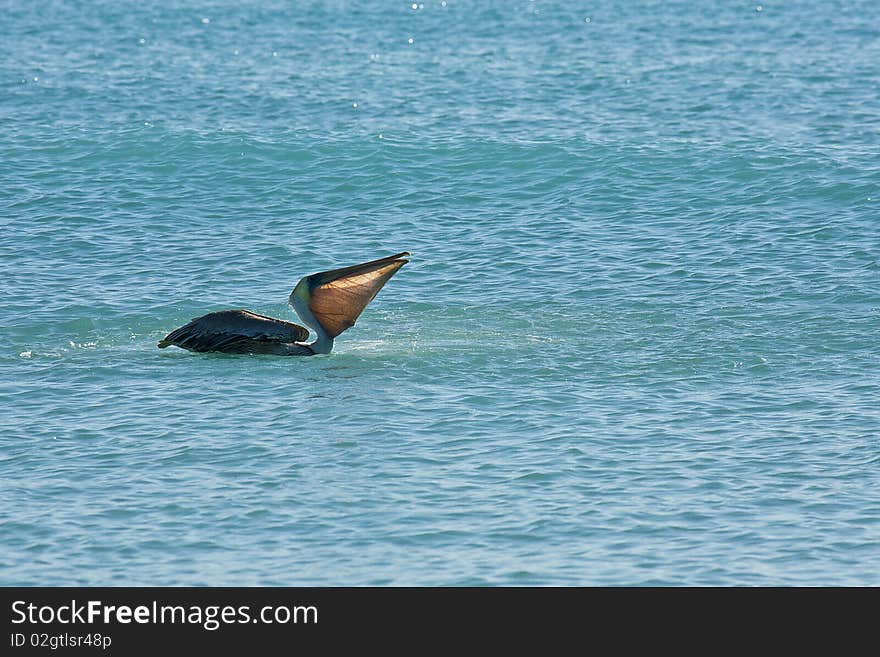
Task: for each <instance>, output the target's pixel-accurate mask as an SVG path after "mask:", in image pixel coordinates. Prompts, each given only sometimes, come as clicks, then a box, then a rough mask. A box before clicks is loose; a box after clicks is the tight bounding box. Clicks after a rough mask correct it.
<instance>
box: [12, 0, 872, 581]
mask: <svg viewBox="0 0 880 657" xmlns="http://www.w3.org/2000/svg"><path fill="white" fill-rule="evenodd" d="M876 9H877V7H876V3H875V2H874V1H873V0H864V1H859V0H853V1H848V2H843V1H835V0H823V1H822V2H816V1H806V0H800V1H786V2H778V1H772V0H767V1H764V0H761V1H760V2H756V1H754V0H753V1H748V2H746V1H738V0H736V1H730V2H721V1H718V2H693V1H690V2H683V1H681V2H679V1H662V2H661V1H660V0H655V1H650V0H645V1H642V2H630V1H629V0H626V1H625V0H597V1H596V2H590V3H580V2H551V1H549V0H537V1H534V2H530V1H528V0H513V1H511V2H501V1H495V2H488V1H487V2H477V1H469V0H446V2H440V1H435V0H430V1H426V2H424V4H422V3H417V4H413V3H410V2H396V1H395V2H296V3H294V2H282V1H280V0H277V1H271V0H270V1H267V2H258V3H245V2H232V1H231V0H212V1H203V2H183V1H181V2H173V1H169V2H158V3H148V2H133V1H130V0H113V1H112V2H111V1H107V2H99V1H85V0H83V1H81V2H77V1H74V0H68V1H61V0H54V1H46V2H39V3H37V2H26V1H25V0H19V1H7V2H3V3H2V12H0V13H2V18H0V36H2V38H0V225H2V232H0V257H2V263H3V267H2V280H0V290H2V307H3V313H2V317H0V374H2V376H0V409H2V410H0V426H2V429H0V436H2V438H0V499H2V508H0V583H2V584H6V585H9V584H16V585H60V584H70V585H220V584H227V585H342V584H348V585H386V584H392V585H606V584H614V585H629V584H636V585H644V584H669V585H677V584H686V585H771V584H773V585H775V584H784V585H826V584H834V585H838V584H847V585H880V476H878V470H880V28H878V24H877V21H876ZM401 250H409V251H412V253H413V257H412V262H411V263H410V264H408V265H407V266H406V267H404V268H403V269H402V270H401V271H400V272H399V273H398V274H397V276H396V277H395V278H394V279H392V280H391V282H390V283H389V284H388V285H387V286H386V287H385V289H384V290H383V291H382V292H381V293H380V294H379V296H378V297H377V298H376V300H375V301H374V302H373V304H372V305H371V306H370V307H369V308H368V309H367V310H366V312H365V313H364V314H363V315H362V317H361V319H360V320H359V322H358V325H357V326H356V327H355V328H353V329H352V330H350V331H348V332H347V333H345V334H343V335H342V336H341V337H340V338H339V339H338V340H337V342H336V347H335V349H334V351H333V353H332V354H330V355H328V356H321V357H315V358H290V359H284V358H275V357H266V356H228V355H216V354H214V355H211V354H192V353H189V352H185V351H183V350H179V349H165V350H159V349H157V348H156V342H157V340H158V339H160V338H161V337H162V336H164V335H165V334H166V333H167V332H168V331H170V330H172V329H173V328H175V327H177V326H180V325H181V324H183V323H185V322H187V321H188V320H189V319H190V318H192V317H195V316H197V315H201V314H204V313H206V312H210V311H213V310H220V309H223V308H237V307H243V308H248V309H250V310H254V311H257V312H261V313H266V314H271V315H274V316H277V317H282V318H285V319H295V317H294V316H293V313H292V311H291V310H290V309H289V308H288V307H287V306H286V303H285V302H286V299H287V295H288V294H289V293H290V290H291V289H292V287H293V286H294V284H295V283H296V282H297V280H298V279H299V278H300V277H301V276H303V275H305V274H309V273H313V272H316V271H321V270H323V269H327V268H332V267H337V266H343V265H348V264H353V263H356V262H360V261H363V260H368V259H372V258H377V257H381V256H384V255H388V254H391V253H395V252H397V251H401Z"/></svg>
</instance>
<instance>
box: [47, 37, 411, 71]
mask: <svg viewBox="0 0 880 657" xmlns="http://www.w3.org/2000/svg"><path fill="white" fill-rule="evenodd" d="M406 42H407V43H412V42H413V38H412V37H410V38H409V39H407V41H406ZM34 80H36V78H34Z"/></svg>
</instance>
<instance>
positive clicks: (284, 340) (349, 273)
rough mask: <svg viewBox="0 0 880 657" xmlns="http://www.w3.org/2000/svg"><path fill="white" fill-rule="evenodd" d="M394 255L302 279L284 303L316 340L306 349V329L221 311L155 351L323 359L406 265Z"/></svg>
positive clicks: (242, 312)
mask: <svg viewBox="0 0 880 657" xmlns="http://www.w3.org/2000/svg"><path fill="white" fill-rule="evenodd" d="M408 255H409V253H407V252H406V251H404V252H403V253H398V254H397V255H393V256H388V257H387V258H380V259H379V260H372V261H370V262H364V263H362V264H360V265H353V266H351V267H343V268H342V269H333V270H331V271H324V272H319V273H317V274H312V275H311V276H306V277H304V278H303V279H302V280H300V282H299V283H297V285H296V287H295V288H293V292H291V293H290V297H289V298H288V300H287V303H289V304H290V305H291V306H293V309H294V310H295V311H296V314H297V315H299V318H300V319H301V320H302V322H303V324H305V325H306V326H308V327H309V328H311V329H312V330H314V331H315V333H316V334H317V336H318V337H317V339H316V340H315V341H314V342H310V343H308V344H306V343H305V340H307V339H308V337H309V331H308V329H306V328H304V327H302V326H300V325H299V324H294V323H293V322H285V321H284V320H281V319H274V318H272V317H266V316H265V315H258V314H256V313H252V312H249V311H247V310H221V311H219V312H215V313H209V314H207V315H203V316H202V317H196V318H195V319H194V320H192V321H191V322H190V323H189V324H187V325H186V326H181V327H180V328H179V329H175V330H174V331H171V333H169V334H168V335H166V336H165V337H164V338H163V339H162V340H160V341H159V348H160V349H164V348H165V347H168V346H171V345H174V346H176V347H182V348H184V349H189V350H190V351H222V352H225V353H228V354H275V355H278V356H313V355H315V354H329V353H330V350H331V349H332V348H333V339H334V338H335V337H336V336H337V335H339V334H340V333H342V332H343V331H344V330H346V329H348V328H351V327H352V326H354V323H355V320H357V318H358V317H359V316H360V314H361V313H362V312H363V311H364V308H366V307H367V304H368V303H370V301H372V300H373V297H375V296H376V294H377V293H378V292H379V290H381V289H382V286H383V285H385V283H387V282H388V279H389V278H391V277H392V276H394V274H395V273H397V270H398V269H400V268H401V267H403V266H404V265H405V264H406V263H407V262H409V260H405V259H404V257H405V256H408Z"/></svg>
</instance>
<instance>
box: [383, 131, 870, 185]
mask: <svg viewBox="0 0 880 657" xmlns="http://www.w3.org/2000/svg"><path fill="white" fill-rule="evenodd" d="M379 139H385V137H383V136H382V133H381V132H380V133H379ZM868 200H870V199H868Z"/></svg>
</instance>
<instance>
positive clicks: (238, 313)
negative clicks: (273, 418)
mask: <svg viewBox="0 0 880 657" xmlns="http://www.w3.org/2000/svg"><path fill="white" fill-rule="evenodd" d="M308 337H309V332H308V330H307V329H306V328H304V327H302V326H300V325H299V324H294V323H293V322H285V321H284V320H281V319H275V318H273V317H266V316H265V315H258V314H256V313H252V312H249V311H247V310H221V311H219V312H215V313H209V314H207V315H203V316H202V317H196V318H195V319H193V320H192V321H191V322H190V323H189V324H187V325H186V326H181V327H180V328H179V329H175V330H174V331H172V332H171V333H169V334H168V335H166V336H165V338H164V339H162V340H160V341H159V347H160V348H164V347H169V346H171V345H175V346H177V347H182V348H183V349H189V350H190V351H222V352H225V353H229V354H276V353H282V352H285V351H289V350H291V349H294V350H295V349H296V346H295V345H293V344H292V343H294V342H301V341H303V340H306V339H308Z"/></svg>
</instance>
